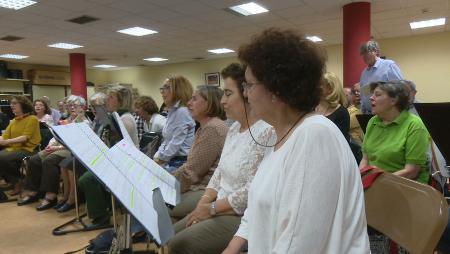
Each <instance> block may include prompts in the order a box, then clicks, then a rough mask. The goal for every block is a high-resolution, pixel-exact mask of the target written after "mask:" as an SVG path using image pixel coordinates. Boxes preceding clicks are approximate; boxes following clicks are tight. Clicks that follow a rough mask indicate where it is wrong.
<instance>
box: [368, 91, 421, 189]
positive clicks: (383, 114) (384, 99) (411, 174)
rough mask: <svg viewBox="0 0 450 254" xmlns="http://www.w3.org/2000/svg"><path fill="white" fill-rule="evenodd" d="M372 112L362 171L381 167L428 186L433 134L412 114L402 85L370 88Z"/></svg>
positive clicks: (407, 96) (406, 93)
mask: <svg viewBox="0 0 450 254" xmlns="http://www.w3.org/2000/svg"><path fill="white" fill-rule="evenodd" d="M370 88H371V91H372V92H373V95H372V97H370V100H371V103H372V112H373V113H374V114H375V115H376V116H374V117H372V119H370V121H369V123H368V124H367V130H366V135H365V137H364V142H363V147H362V149H363V159H362V161H361V163H360V168H364V167H365V166H368V165H371V166H377V167H378V168H380V169H383V170H385V171H387V172H390V173H393V174H395V175H398V176H402V177H405V178H409V179H411V180H415V181H418V182H421V183H424V184H427V183H428V168H427V149H428V147H429V145H430V135H429V134H428V131H427V129H426V127H425V125H424V124H423V122H422V120H421V119H420V118H419V117H418V116H416V115H414V114H411V113H409V112H408V108H409V95H408V92H407V91H406V90H405V87H404V85H403V84H401V83H400V82H386V83H383V82H376V83H372V84H371V85H370Z"/></svg>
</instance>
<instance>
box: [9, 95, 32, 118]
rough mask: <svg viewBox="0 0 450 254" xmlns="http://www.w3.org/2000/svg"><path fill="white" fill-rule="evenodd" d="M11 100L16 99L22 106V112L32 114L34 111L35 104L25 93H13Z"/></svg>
mask: <svg viewBox="0 0 450 254" xmlns="http://www.w3.org/2000/svg"><path fill="white" fill-rule="evenodd" d="M11 100H16V101H17V102H18V103H19V104H20V107H21V108H22V113H24V114H31V113H33V111H34V108H33V104H32V103H31V101H30V99H28V97H26V96H23V95H13V96H11Z"/></svg>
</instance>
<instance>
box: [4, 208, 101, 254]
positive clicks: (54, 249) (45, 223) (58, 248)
mask: <svg viewBox="0 0 450 254" xmlns="http://www.w3.org/2000/svg"><path fill="white" fill-rule="evenodd" d="M37 204H38V203H35V204H30V205H26V206H17V204H16V202H9V203H1V204H0V228H1V230H0V254H3V253H4V254H6V253H15V254H22V253H23V254H25V253H26V254H29V253H33V254H41V253H42V254H44V253H45V254H53V253H55V254H63V253H65V252H69V251H73V250H77V249H80V248H82V247H84V246H86V245H87V244H88V242H89V240H90V239H92V238H94V237H95V236H96V235H98V234H99V233H100V232H101V230H97V231H90V232H81V233H72V234H67V235H63V236H54V235H53V234H52V231H53V229H54V228H55V227H57V226H59V225H61V224H64V223H65V222H67V221H69V220H71V219H73V218H75V210H72V211H69V212H67V213H64V214H60V213H58V212H56V211H55V210H54V209H50V210H47V211H42V212H38V211H36V209H35V206H36V205H37ZM79 253H84V252H79Z"/></svg>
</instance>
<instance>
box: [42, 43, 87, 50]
mask: <svg viewBox="0 0 450 254" xmlns="http://www.w3.org/2000/svg"><path fill="white" fill-rule="evenodd" d="M47 46H48V47H50V48H59V49H76V48H82V47H83V46H81V45H76V44H71V43H65V42H58V43H55V44H50V45H47Z"/></svg>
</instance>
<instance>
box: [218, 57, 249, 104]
mask: <svg viewBox="0 0 450 254" xmlns="http://www.w3.org/2000/svg"><path fill="white" fill-rule="evenodd" d="M220 75H222V78H223V79H226V78H231V79H232V80H234V81H235V82H236V84H237V87H238V89H239V94H240V95H241V98H244V87H243V86H242V83H243V82H244V81H245V66H242V65H241V64H239V63H231V64H229V65H228V66H227V67H225V68H223V69H222V71H221V72H220Z"/></svg>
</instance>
